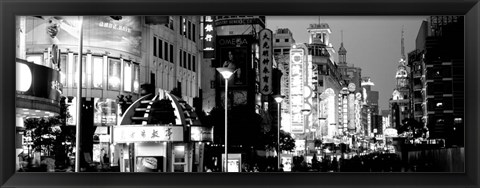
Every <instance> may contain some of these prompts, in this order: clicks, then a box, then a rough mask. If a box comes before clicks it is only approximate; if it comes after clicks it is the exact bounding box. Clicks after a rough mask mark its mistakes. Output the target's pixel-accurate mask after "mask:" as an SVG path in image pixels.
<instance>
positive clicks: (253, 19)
mask: <svg viewBox="0 0 480 188" xmlns="http://www.w3.org/2000/svg"><path fill="white" fill-rule="evenodd" d="M254 24H258V25H260V26H262V27H263V28H265V22H264V20H263V19H262V18H261V16H242V17H240V16H216V18H215V26H224V25H254Z"/></svg>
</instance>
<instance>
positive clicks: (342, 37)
mask: <svg viewBox="0 0 480 188" xmlns="http://www.w3.org/2000/svg"><path fill="white" fill-rule="evenodd" d="M340 32H341V33H342V44H343V29H342V30H340Z"/></svg>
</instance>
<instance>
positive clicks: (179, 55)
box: [178, 50, 183, 67]
mask: <svg viewBox="0 0 480 188" xmlns="http://www.w3.org/2000/svg"><path fill="white" fill-rule="evenodd" d="M178 59H179V60H178V62H179V63H180V67H183V58H182V50H178Z"/></svg>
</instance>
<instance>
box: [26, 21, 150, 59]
mask: <svg viewBox="0 0 480 188" xmlns="http://www.w3.org/2000/svg"><path fill="white" fill-rule="evenodd" d="M82 19H83V40H84V41H83V45H84V47H85V48H88V47H97V48H103V49H112V50H119V51H123V52H126V53H130V54H132V55H136V56H140V55H141V54H140V53H141V41H142V34H141V31H142V27H141V18H140V17H139V16H35V17H33V16H31V17H27V23H26V33H27V39H26V40H27V42H28V43H27V44H34V45H35V44H47V45H51V44H57V45H59V46H60V47H61V46H62V45H71V46H78V40H79V33H80V32H79V31H80V24H81V23H82V22H81V20H82Z"/></svg>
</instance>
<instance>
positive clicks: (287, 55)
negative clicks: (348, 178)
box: [15, 15, 465, 173]
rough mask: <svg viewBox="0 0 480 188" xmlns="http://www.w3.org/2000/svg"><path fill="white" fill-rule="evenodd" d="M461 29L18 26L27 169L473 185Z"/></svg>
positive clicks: (358, 21) (430, 20)
mask: <svg viewBox="0 0 480 188" xmlns="http://www.w3.org/2000/svg"><path fill="white" fill-rule="evenodd" d="M463 21H464V18H463V16H403V17H402V16H396V17H375V16H370V17H361V18H353V17H335V16H208V15H205V16H17V17H16V23H17V25H16V30H17V35H16V43H17V45H16V57H17V59H16V68H17V88H16V90H17V92H16V97H17V102H16V138H17V139H16V153H15V155H16V157H17V161H16V166H17V168H16V170H17V171H19V172H59V173H60V172H64V173H66V172H122V173H123V172H128V173H130V172H131V173H135V172H195V173H198V172H201V173H203V172H218V173H224V172H245V173H247V172H272V173H278V172H285V173H294V172H312V173H342V172H384V173H388V172H464V171H465V149H464V142H465V138H464V126H465V123H464V98H465V96H464V95H465V93H464V89H465V88H464V83H465V80H464V79H465V78H464V57H463V56H464V47H463V46H464V41H463V39H464V23H463ZM80 88H81V89H80Z"/></svg>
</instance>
